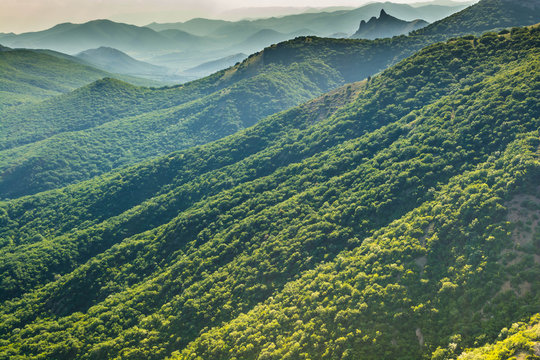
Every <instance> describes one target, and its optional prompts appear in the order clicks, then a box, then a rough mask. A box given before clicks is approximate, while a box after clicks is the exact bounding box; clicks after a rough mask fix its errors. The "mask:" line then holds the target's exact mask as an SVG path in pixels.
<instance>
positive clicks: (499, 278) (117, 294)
mask: <svg viewBox="0 0 540 360" xmlns="http://www.w3.org/2000/svg"><path fill="white" fill-rule="evenodd" d="M539 36H540V31H539V30H538V29H537V28H534V29H516V30H514V31H513V32H512V33H511V34H502V35H496V34H488V35H486V36H483V37H481V38H465V39H456V40H452V41H450V42H448V43H442V44H436V45H433V46H431V47H429V48H427V49H425V50H423V51H421V52H420V53H419V54H417V55H415V56H413V57H411V58H409V59H407V60H404V61H403V62H401V63H399V64H398V65H396V66H394V67H392V68H390V69H389V70H387V71H385V72H383V73H382V74H381V75H380V76H376V77H374V78H373V79H371V80H370V81H369V82H367V83H361V84H355V85H354V86H347V87H345V88H342V89H340V90H339V91H337V92H335V93H332V94H328V95H326V96H324V97H322V98H320V99H318V100H316V101H314V102H311V103H307V104H305V105H302V106H300V107H298V108H295V109H291V110H289V111H287V112H284V113H281V114H277V115H274V116H271V117H269V118H267V119H265V120H263V121H261V122H259V123H258V124H257V125H255V126H254V127H252V128H250V129H247V130H245V131H243V132H240V133H238V134H235V135H233V136H231V137H228V138H225V139H223V140H221V141H218V142H214V143H211V144H208V145H205V146H202V147H195V148H192V149H189V150H185V151H183V152H179V153H175V154H172V155H170V156H167V157H165V158H159V159H156V160H154V161H151V162H147V163H144V164H141V165H138V166H136V167H133V168H129V169H125V170H122V171H119V172H117V173H111V174H109V175H107V176H104V177H101V178H97V179H94V180H91V181H88V182H83V183H80V184H78V185H74V186H70V187H67V188H64V189H60V190H55V191H50V192H45V193H41V194H38V195H35V196H30V197H25V198H21V199H17V200H13V201H10V202H7V203H4V204H2V206H1V210H0V224H1V225H2V228H1V231H2V232H1V233H0V234H1V236H2V238H3V239H5V240H4V242H3V244H2V250H1V254H0V259H1V260H0V261H1V262H0V271H1V279H2V285H1V286H2V289H3V290H5V291H3V292H2V295H3V299H4V302H3V304H2V307H1V309H0V324H1V325H0V357H6V358H17V357H21V358H40V357H41V358H57V359H63V358H66V359H71V358H89V359H102V358H126V359H127V358H137V359H139V358H140V359H143V358H144V359H162V358H165V357H167V356H169V355H171V354H173V353H174V357H180V358H186V359H198V358H200V359H233V358H237V359H239V358H242V359H257V358H260V359H262V358H269V359H273V358H275V359H284V358H291V359H306V358H311V359H319V358H321V359H322V358H324V359H327V358H351V359H357V358H373V359H380V358H418V357H430V356H431V355H432V354H433V355H435V354H439V353H441V352H443V351H444V349H445V348H446V347H447V345H448V343H453V342H459V344H460V346H461V347H462V348H465V347H471V346H473V345H482V344H484V343H485V342H486V341H491V340H493V339H495V337H496V336H497V333H498V332H499V329H501V328H503V327H504V326H509V325H510V324H511V323H512V322H515V321H518V320H521V319H524V318H526V317H529V316H531V315H532V314H534V313H536V312H538V308H537V304H539V303H540V302H539V297H538V294H539V293H538V286H539V284H538V281H537V279H538V278H539V275H540V274H539V265H538V255H539V254H538V244H537V243H538V236H539V235H538V217H539V215H540V208H539V207H538V202H539V199H538V196H537V194H538V179H539V178H540V163H539V160H540V159H539V155H540V153H539V148H540V140H539V134H538V128H539V126H540V123H539V115H540V109H539V106H538V103H537V101H536V99H537V98H538V96H539V94H538V93H539V91H540V88H539V87H538V84H539V79H540V74H539V72H538V70H539V66H540V64H539V60H538V59H539V57H538V55H539V53H538V52H539V50H538V46H537V44H538V41H539ZM458 57H459V60H458V59H457V58H458ZM456 349H457V351H459V350H460V349H461V348H456ZM437 351H439V352H438V353H437ZM443 355H444V354H443Z"/></svg>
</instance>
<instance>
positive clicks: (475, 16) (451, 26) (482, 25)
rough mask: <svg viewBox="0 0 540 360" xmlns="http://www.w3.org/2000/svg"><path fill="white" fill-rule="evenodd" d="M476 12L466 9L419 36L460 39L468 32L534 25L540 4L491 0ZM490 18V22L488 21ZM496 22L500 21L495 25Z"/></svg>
mask: <svg viewBox="0 0 540 360" xmlns="http://www.w3.org/2000/svg"><path fill="white" fill-rule="evenodd" d="M474 8H475V11H474V12H473V11H467V10H463V11H460V12H458V13H456V14H453V15H451V16H449V17H448V18H446V19H444V20H442V21H438V22H436V23H434V24H432V25H431V26H428V27H425V28H423V29H420V30H418V31H417V32H416V33H417V34H419V35H438V34H448V35H453V36H459V35H462V34H463V33H464V29H467V31H469V32H471V33H476V34H478V33H480V32H483V31H486V30H488V29H502V28H508V27H512V26H516V22H517V23H519V24H529V25H533V24H536V23H538V19H539V18H540V3H539V2H538V1H536V0H520V1H512V0H490V1H480V2H479V3H478V4H476V5H474ZM486 19H488V20H486ZM492 19H496V22H492V21H491V20H492Z"/></svg>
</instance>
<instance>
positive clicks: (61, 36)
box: [0, 3, 464, 73]
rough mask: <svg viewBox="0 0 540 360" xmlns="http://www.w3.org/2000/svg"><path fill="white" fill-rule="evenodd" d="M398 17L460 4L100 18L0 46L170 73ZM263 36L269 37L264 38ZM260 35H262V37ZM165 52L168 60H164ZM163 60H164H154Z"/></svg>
mask: <svg viewBox="0 0 540 360" xmlns="http://www.w3.org/2000/svg"><path fill="white" fill-rule="evenodd" d="M383 6H384V7H385V8H387V9H388V10H389V11H390V12H391V13H393V14H399V16H400V17H401V18H404V19H409V18H411V17H412V18H413V19H416V18H425V19H434V20H439V19H441V18H443V17H445V16H447V15H449V14H451V13H454V12H456V11H458V10H459V9H462V8H463V7H464V6H463V5H461V6H456V5H453V6H432V5H429V6H419V7H412V6H408V5H403V4H392V3H384V4H381V3H378V4H370V5H367V6H364V7H362V8H359V9H354V10H343V11H333V12H329V13H328V12H325V11H322V12H318V13H307V14H299V15H292V16H285V17H281V18H268V19H259V20H255V21H237V22H227V21H221V20H207V19H193V20H191V21H188V22H186V23H179V24H151V25H149V26H148V27H138V26H134V25H129V24H123V23H118V22H113V21H110V20H106V19H101V20H94V21H89V22H87V23H83V24H72V23H64V24H59V25H56V26H54V27H53V28H50V29H47V30H43V31H37V32H31V33H23V34H13V33H11V34H0V44H4V45H7V46H11V47H17V48H46V49H51V50H55V51H60V52H64V53H68V54H77V53H80V52H82V51H86V50H88V49H94V48H100V47H109V48H114V49H118V50H120V51H122V52H125V53H127V54H128V55H130V56H132V57H135V58H137V59H139V60H142V61H146V62H150V63H153V64H156V65H160V66H166V67H169V68H170V70H171V71H172V72H173V73H177V72H181V71H184V70H186V69H189V68H193V67H195V66H198V65H200V64H203V63H205V62H208V61H212V60H215V59H218V58H223V57H227V56H231V55H233V54H237V53H241V52H244V53H252V52H256V51H260V50H262V49H263V48H264V47H266V46H269V45H271V44H274V43H277V42H281V41H285V40H289V39H292V38H294V37H296V36H299V35H315V36H330V35H332V34H337V33H346V34H348V35H346V36H345V37H348V36H349V35H350V34H352V33H353V32H354V31H355V29H356V28H357V26H358V23H359V21H360V20H362V19H366V20H367V19H369V17H370V16H373V15H375V14H377V13H378V12H379V11H380V9H381V8H382V7H383ZM269 32H278V33H280V34H276V33H274V34H273V35H274V36H268V33H269ZM265 33H266V36H265ZM169 54H171V55H170V56H168V55H169ZM164 58H167V59H168V60H167V61H160V59H164Z"/></svg>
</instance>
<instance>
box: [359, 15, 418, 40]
mask: <svg viewBox="0 0 540 360" xmlns="http://www.w3.org/2000/svg"><path fill="white" fill-rule="evenodd" d="M427 25H429V23H428V22H426V21H424V20H413V21H404V20H400V19H398V18H396V17H393V16H390V15H388V14H387V13H386V11H384V9H383V10H381V13H380V14H379V17H378V18H376V17H372V18H371V19H369V21H368V22H366V21H364V20H362V21H361V22H360V27H359V28H358V30H357V31H356V32H355V33H354V34H353V35H352V36H351V38H353V39H371V40H373V39H379V38H388V37H393V36H397V35H406V34H408V33H410V32H411V31H414V30H418V29H421V28H423V27H425V26H427Z"/></svg>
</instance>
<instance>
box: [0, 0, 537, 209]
mask: <svg viewBox="0 0 540 360" xmlns="http://www.w3.org/2000/svg"><path fill="white" fill-rule="evenodd" d="M500 1H501V0H483V1H482V2H480V3H479V4H477V5H474V6H471V7H470V8H468V9H467V10H464V11H463V12H461V13H459V16H460V17H461V18H467V19H483V20H482V22H480V24H477V23H474V22H472V23H471V22H470V20H467V21H468V23H469V24H470V26H471V28H474V29H485V30H489V29H491V28H492V27H495V28H499V27H501V25H502V24H513V25H528V24H529V22H530V21H531V19H530V15H531V9H529V8H527V7H524V6H522V5H521V3H515V2H509V1H507V2H505V6H506V8H505V9H506V15H505V17H499V16H497V17H495V18H494V19H493V21H489V22H486V21H485V19H488V18H489V16H490V11H491V6H490V4H493V3H499V2H500ZM510 9H512V11H510ZM510 16H513V17H510ZM537 18H538V19H540V14H538V16H537ZM448 19H449V20H448V21H450V22H451V23H454V22H455V17H454V16H452V17H450V18H448ZM432 26H437V27H441V26H444V21H441V22H438V23H435V24H433V25H429V26H428V27H426V29H427V30H426V31H427V32H428V33H429V35H425V34H417V33H414V34H413V35H412V36H401V37H395V38H392V39H381V40H376V41H367V40H346V39H321V38H315V37H300V38H297V39H295V40H291V41H288V42H285V43H280V44H277V45H275V46H271V47H269V48H267V49H265V50H264V51H262V52H260V53H257V54H254V55H252V56H251V57H250V58H248V59H246V60H245V61H244V62H243V63H241V64H238V65H235V66H233V67H231V68H230V69H227V70H224V71H221V72H219V73H216V74H214V75H212V76H210V77H208V78H205V79H201V80H199V81H195V82H192V83H189V84H186V85H184V86H181V87H176V88H170V89H154V90H148V89H135V88H133V87H129V86H127V85H126V88H125V89H124V88H123V85H122V84H120V83H118V82H113V83H109V82H107V81H105V82H99V83H96V84H93V85H91V86H88V87H87V88H84V89H81V90H80V91H77V92H75V93H73V94H69V95H66V96H63V97H60V98H57V99H52V100H49V101H47V102H44V103H42V104H37V105H30V106H25V107H21V108H17V109H10V110H9V111H6V112H5V113H1V114H0V115H1V116H2V117H3V119H4V120H3V122H2V123H0V130H1V131H0V173H2V174H3V176H2V178H0V194H1V195H0V197H1V198H15V197H18V196H22V195H28V194H33V193H36V192H39V191H43V190H48V189H53V188H58V187H61V186H65V185H67V184H71V183H75V182H78V181H81V180H85V179H89V178H91V177H93V176H96V175H100V174H103V173H105V172H107V171H110V170H113V169H116V168H119V167H122V166H125V165H129V164H134V163H136V162H139V161H141V160H145V159H149V158H152V157H155V156H160V155H164V154H167V153H169V152H171V151H175V150H180V149H184V148H187V147H190V146H194V145H199V144H203V143H207V142H209V141H213V140H216V139H219V138H222V137H224V136H227V135H230V134H232V133H234V132H236V131H238V130H241V129H243V128H245V127H247V126H251V125H253V124H255V123H256V122H257V121H258V120H260V119H261V118H263V117H264V116H267V115H270V114H273V113H276V112H278V111H282V110H285V109H287V108H289V107H291V106H294V105H297V104H299V103H301V102H304V101H307V100H308V99H311V98H313V97H315V96H318V95H320V94H322V93H323V92H325V91H328V90H330V89H333V88H336V87H338V86H340V85H343V84H345V83H348V82H353V81H359V80H362V79H365V78H367V77H368V76H371V75H373V74H376V73H378V72H380V71H382V70H384V69H385V68H387V67H388V66H390V65H392V64H394V63H396V62H397V61H399V60H400V59H403V58H405V57H406V56H410V55H411V54H413V53H414V52H415V51H417V50H419V49H421V48H423V47H424V46H426V45H428V44H430V43H433V42H436V41H440V40H446V39H448V37H449V36H450V35H448V34H446V33H444V32H443V33H436V32H434V31H431V30H429V29H430V28H431V27H432ZM461 31H462V32H463V33H464V34H467V33H471V32H474V31H472V30H470V29H469V28H467V27H466V26H463V27H462V29H461ZM456 61H458V60H456ZM101 87H103V88H104V89H105V90H106V91H104V90H103V89H102V88H101ZM127 94H129V95H127ZM88 99H92V102H89V101H88ZM20 119H25V122H24V124H21V122H20ZM8 134H9V135H8Z"/></svg>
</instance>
